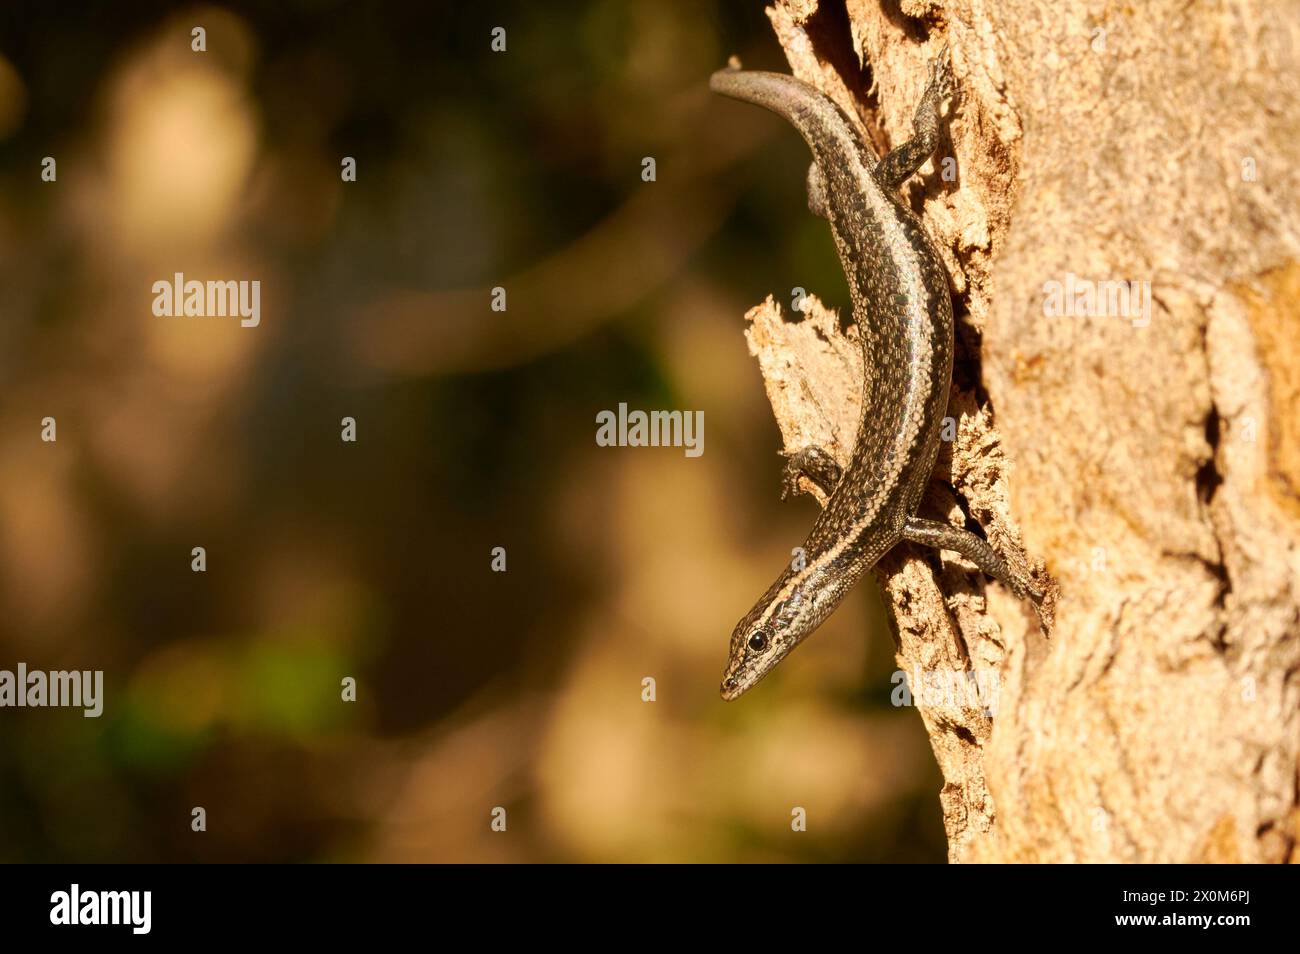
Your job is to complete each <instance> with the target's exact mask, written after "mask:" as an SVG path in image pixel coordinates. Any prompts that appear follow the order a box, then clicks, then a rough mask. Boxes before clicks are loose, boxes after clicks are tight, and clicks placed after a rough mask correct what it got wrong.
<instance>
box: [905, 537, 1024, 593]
mask: <svg viewBox="0 0 1300 954" xmlns="http://www.w3.org/2000/svg"><path fill="white" fill-rule="evenodd" d="M903 539H904V540H911V541H912V542H913V543H920V544H924V545H925V546H927V547H935V548H936V549H943V550H952V551H954V552H956V553H960V554H961V555H962V556H964V557H966V559H968V560H970V561H971V562H972V563H974V564H975V565H976V566H977V567H979V568H980V569H981V570H983V571H984V572H985V573H987V574H988V575H989V576H991V577H993V579H995V580H997V581H999V582H1000V583H1003V584H1005V585H1006V586H1007V587H1008V588H1009V589H1010V590H1011V592H1013V593H1015V594H1016V596H1017V597H1019V598H1020V599H1022V600H1025V599H1027V600H1030V601H1032V602H1033V604H1034V605H1035V606H1041V605H1042V602H1043V591H1042V590H1040V589H1039V588H1038V585H1037V584H1036V583H1035V582H1034V580H1033V578H1032V577H1031V576H1030V575H1029V574H1028V572H1026V571H1024V570H1014V569H1012V568H1011V566H1010V565H1008V564H1007V561H1006V560H1004V559H1003V558H1002V556H1001V554H999V553H998V552H997V551H996V550H994V549H993V548H992V547H991V546H989V545H988V542H987V541H985V540H981V539H980V538H979V537H977V536H975V534H973V533H971V532H970V531H969V530H963V529H962V528H961V527H954V526H953V525H952V524H950V523H944V522H942V521H940V520H925V519H923V518H921V517H909V518H908V520H907V524H906V525H905V526H904V527H903Z"/></svg>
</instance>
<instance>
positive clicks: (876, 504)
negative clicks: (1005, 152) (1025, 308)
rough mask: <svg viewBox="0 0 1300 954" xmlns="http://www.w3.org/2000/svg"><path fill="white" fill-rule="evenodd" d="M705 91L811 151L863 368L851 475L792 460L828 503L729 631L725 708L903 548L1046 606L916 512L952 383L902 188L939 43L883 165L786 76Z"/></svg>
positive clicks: (926, 257) (970, 539)
mask: <svg viewBox="0 0 1300 954" xmlns="http://www.w3.org/2000/svg"><path fill="white" fill-rule="evenodd" d="M709 86H710V88H711V89H712V90H713V91H714V92H716V93H721V94H723V95H725V96H729V97H731V98H733V99H738V100H742V101H744V102H748V103H753V104H755V105H758V106H763V107H765V108H767V109H769V110H771V111H772V112H774V113H776V114H777V115H779V116H781V117H782V118H784V119H785V120H786V121H787V122H789V123H790V124H791V125H792V126H794V127H795V129H796V130H797V131H798V132H799V133H800V134H801V135H802V136H803V138H804V140H805V142H806V143H807V144H808V147H809V149H810V151H811V152H812V163H811V165H810V166H809V167H808V179H807V190H808V208H809V211H810V212H812V213H813V214H814V215H817V216H820V217H821V218H824V219H826V220H828V222H829V223H830V226H831V232H832V234H833V237H834V240H835V246H836V250H837V251H838V253H839V258H840V262H841V264H842V266H843V268H844V273H845V277H846V278H847V280H848V286H849V292H850V298H851V300H852V313H853V320H854V323H855V324H856V325H857V329H858V337H859V340H860V342H861V347H862V348H863V358H864V361H863V367H864V380H863V400H862V415H861V418H860V421H859V425H858V431H857V438H856V442H855V445H854V449H853V455H852V457H851V459H850V461H849V464H848V466H847V467H846V468H843V470H841V468H840V466H839V464H838V463H837V462H836V460H835V459H834V457H833V456H832V455H831V454H830V453H829V452H828V451H826V450H825V449H823V448H820V447H805V448H802V449H800V450H798V451H796V452H794V453H793V454H791V455H789V457H788V460H787V463H786V468H785V475H784V487H785V490H786V492H787V493H788V492H789V491H790V490H794V489H797V488H798V484H799V478H800V477H806V478H807V479H809V480H811V481H812V482H813V483H814V484H815V485H816V486H817V487H818V488H819V489H821V490H822V492H823V493H824V494H825V495H826V498H827V500H826V506H825V507H824V508H823V510H822V512H821V514H819V515H818V517H817V520H816V521H815V522H814V524H813V526H812V530H811V531H810V532H809V535H808V538H807V540H806V541H805V543H804V545H803V547H802V548H800V550H799V551H796V552H797V553H799V554H800V556H799V558H797V559H796V560H795V561H793V562H791V563H789V564H788V565H787V566H786V567H785V568H784V569H783V570H782V572H781V574H780V575H779V576H778V577H777V579H776V581H775V582H774V583H773V584H772V585H771V586H770V587H769V588H768V590H767V592H766V593H764V594H763V596H762V597H761V598H760V599H759V600H758V602H757V603H755V604H754V606H753V608H752V609H751V610H750V611H749V612H748V613H747V614H746V615H745V616H744V618H743V619H741V620H740V622H739V623H738V624H737V625H736V627H735V629H734V630H733V632H732V634H731V643H730V649H729V653H728V660H727V664H726V669H725V671H724V673H723V679H722V686H721V693H722V698H723V699H726V700H732V699H736V698H737V697H739V696H740V695H742V694H743V693H745V692H747V691H748V690H749V689H751V688H753V686H754V685H755V684H756V683H757V682H758V681H759V680H760V679H762V678H763V677H764V676H766V675H767V674H768V673H769V672H771V671H772V669H773V668H775V667H776V665H777V664H778V663H780V662H781V660H783V659H784V658H785V657H786V656H788V655H789V654H790V652H791V650H793V649H794V648H795V647H796V646H798V645H799V644H800V643H801V642H803V640H804V639H806V638H807V637H808V636H809V635H811V634H812V632H813V631H814V630H816V629H817V628H818V627H819V626H820V625H821V624H822V622H824V621H825V619H826V618H827V617H828V616H829V615H830V614H831V613H832V612H833V611H834V610H835V608H836V607H837V606H838V605H839V604H840V602H841V601H842V600H843V599H844V597H845V595H846V594H847V593H848V591H849V590H850V589H851V588H852V587H853V585H854V584H855V583H856V582H857V581H858V579H859V578H860V577H861V576H862V575H863V574H864V573H865V572H866V571H867V570H868V569H870V568H871V567H872V566H874V565H875V564H876V562H877V561H878V560H879V559H880V558H881V557H882V556H884V555H885V553H887V552H888V551H889V550H890V549H891V548H892V547H893V546H895V545H896V544H898V543H899V542H901V541H910V542H912V543H917V544H922V545H925V546H929V547H935V548H941V549H946V550H952V551H955V552H957V553H959V554H961V555H963V556H965V557H967V558H968V559H969V560H971V561H972V562H973V563H974V564H975V565H976V566H977V567H979V569H980V570H982V571H983V572H985V573H987V574H988V575H989V576H992V577H993V578H994V579H997V580H999V581H1001V582H1002V583H1004V584H1005V585H1006V586H1007V587H1008V588H1009V589H1010V590H1011V591H1012V592H1013V593H1014V594H1015V595H1016V596H1017V597H1018V598H1020V599H1028V600H1029V601H1031V602H1032V603H1033V605H1034V606H1035V607H1036V608H1041V604H1042V602H1043V599H1044V593H1043V590H1042V589H1040V588H1039V586H1038V585H1037V584H1036V582H1035V581H1034V579H1033V577H1032V576H1031V575H1030V574H1029V572H1028V571H1026V570H1023V569H1013V568H1012V567H1011V566H1010V565H1008V563H1007V561H1006V560H1005V559H1004V558H1003V557H1002V556H1001V555H1000V554H999V553H998V552H997V551H996V550H994V549H993V547H991V546H990V545H989V544H988V542H987V541H986V540H985V539H983V538H982V537H980V536H978V535H977V534H975V533H972V532H970V531H969V530H966V529H965V528H962V527H957V526H953V525H951V524H949V523H947V522H945V521H939V520H929V519H926V518H924V517H921V516H919V515H918V514H917V508H918V507H919V505H920V502H921V497H922V494H923V493H924V491H925V488H926V486H927V485H928V484H929V481H930V475H931V471H932V470H933V469H934V464H935V460H936V458H937V457H938V453H939V438H940V428H941V426H942V420H943V415H944V413H945V412H946V410H947V407H948V390H949V386H950V384H951V382H952V361H953V347H954V345H953V312H952V293H951V291H950V286H949V279H948V273H947V270H946V269H945V268H944V264H943V260H942V258H941V257H940V255H939V252H938V250H937V248H936V246H935V244H934V241H933V240H932V239H931V238H930V236H929V235H928V234H927V233H926V230H925V229H924V227H923V226H922V225H921V223H920V221H919V219H918V218H917V217H916V215H915V214H913V212H912V210H911V209H910V208H908V207H907V206H906V205H905V204H904V203H903V202H902V200H901V199H900V197H899V189H900V188H901V187H902V186H903V184H904V183H905V182H906V181H907V180H908V179H909V178H910V177H911V176H912V175H913V174H914V173H915V172H916V171H917V170H918V169H919V168H920V167H921V166H922V165H923V164H924V163H925V161H926V160H927V159H929V158H930V156H931V155H933V153H934V152H935V150H936V148H937V147H938V144H939V130H940V121H941V120H940V108H941V106H942V104H943V103H944V102H945V101H948V100H949V99H951V98H952V96H953V94H954V83H953V77H952V69H951V66H950V64H949V59H948V48H947V46H946V45H945V46H944V48H943V49H942V51H941V52H940V53H939V55H938V56H937V57H936V58H935V59H934V60H932V61H931V63H930V68H929V75H928V82H927V85H926V87H925V91H924V93H923V94H922V96H921V100H920V103H919V104H918V106H917V108H916V111H915V114H914V116H913V134H912V138H911V139H909V140H907V141H906V142H904V143H902V144H900V145H898V146H897V147H896V148H894V149H892V150H891V151H890V152H889V153H888V154H887V155H886V156H885V157H884V158H883V159H879V160H878V159H877V157H876V154H875V151H874V150H873V149H872V148H871V146H870V145H869V144H868V142H867V140H866V138H865V136H864V134H863V132H862V130H861V129H860V128H859V127H858V125H857V124H856V123H855V122H854V121H853V120H851V119H850V118H849V117H848V116H847V115H846V114H845V113H844V111H843V110H841V109H840V107H839V106H837V105H836V104H835V102H834V101H832V100H831V99H830V98H829V97H828V96H826V95H825V94H823V93H822V92H820V91H819V90H817V89H815V88H814V87H812V86H810V85H809V84H807V83H804V82H802V81H800V80H798V79H796V78H794V77H793V76H787V75H785V74H782V73H768V72H756V71H746V70H742V69H740V68H739V66H738V64H736V63H735V61H734V60H733V61H732V63H731V64H730V65H729V66H728V67H727V68H726V69H722V70H719V71H718V72H716V73H714V74H713V76H712V77H711V78H710V80H709ZM785 495H786V494H785V493H783V494H782V496H783V497H784V496H785ZM1040 611H1041V610H1040Z"/></svg>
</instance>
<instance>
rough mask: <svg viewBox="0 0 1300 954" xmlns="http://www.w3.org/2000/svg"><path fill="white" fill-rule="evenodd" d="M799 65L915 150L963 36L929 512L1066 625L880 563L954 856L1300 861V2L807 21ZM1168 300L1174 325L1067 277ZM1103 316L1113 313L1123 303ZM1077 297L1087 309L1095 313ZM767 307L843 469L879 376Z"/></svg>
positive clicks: (942, 239)
mask: <svg viewBox="0 0 1300 954" xmlns="http://www.w3.org/2000/svg"><path fill="white" fill-rule="evenodd" d="M769 16H770V17H771V20H772V23H773V26H774V28H775V30H776V33H777V36H778V37H779V39H780V41H781V43H782V46H783V47H784V49H785V50H786V52H787V55H788V58H789V61H790V64H791V67H792V70H793V72H794V73H795V75H797V76H799V77H800V78H802V79H805V80H807V81H809V82H811V83H813V84H815V85H817V86H818V87H820V88H821V89H823V90H825V91H826V92H827V93H828V94H830V95H831V96H832V97H833V98H835V99H836V100H837V101H838V102H839V103H840V104H841V105H842V106H844V107H845V108H846V109H848V110H849V112H850V114H852V115H856V116H858V117H859V118H860V119H861V120H862V122H863V125H864V128H865V129H866V130H867V132H868V135H869V136H870V137H871V139H872V141H873V142H874V143H875V144H876V145H877V147H878V149H879V150H880V151H881V152H882V154H883V151H884V150H886V149H887V148H888V146H889V145H890V144H891V143H897V142H900V141H902V140H903V139H905V138H906V137H907V134H908V132H909V131H910V128H911V113H912V109H913V107H914V105H915V103H916V101H917V97H918V96H919V93H920V90H921V88H922V86H923V84H924V80H925V68H926V63H927V62H928V60H929V59H930V58H931V57H933V56H934V55H935V54H936V53H937V52H938V50H939V48H940V46H941V45H942V44H943V42H944V41H945V40H946V41H947V42H948V43H949V45H950V48H951V56H952V61H953V67H954V71H955V75H956V77H957V80H958V84H959V89H960V97H961V98H960V100H959V101H958V103H957V104H956V105H955V108H953V109H950V114H949V115H950V120H949V141H948V142H946V143H945V144H944V145H943V146H942V147H941V157H942V156H944V155H947V156H955V158H956V170H957V176H956V179H955V181H945V180H944V177H943V176H941V175H939V174H938V172H937V171H931V170H932V169H936V170H937V169H938V168H939V167H938V165H937V164H934V165H932V166H927V167H926V169H925V170H923V173H922V175H921V176H919V177H918V178H917V179H915V180H914V181H913V182H912V183H911V184H909V186H907V189H908V190H909V192H910V196H911V198H912V201H913V202H914V205H915V207H916V208H917V209H918V210H919V211H921V212H922V214H923V218H924V220H925V223H926V225H927V227H928V228H929V230H930V232H931V234H932V235H933V236H934V237H935V239H936V240H937V242H938V243H939V245H940V246H941V248H942V249H943V252H944V255H945V258H946V260H947V264H948V268H949V272H950V274H951V276H952V280H953V291H954V296H955V299H954V301H955V305H956V307H957V314H958V332H957V335H958V368H957V371H956V374H955V380H954V388H953V394H952V400H951V404H950V410H949V413H950V414H951V415H952V416H953V418H955V420H956V422H957V433H956V439H955V440H954V441H952V442H951V444H950V445H948V447H947V448H946V449H945V451H944V453H943V455H942V456H941V458H940V462H939V466H938V468H937V470H936V474H935V480H934V481H933V487H932V493H931V494H930V499H929V500H928V502H927V508H928V509H929V510H930V511H931V513H932V514H933V515H936V516H937V515H946V516H947V517H948V519H950V520H953V521H954V522H962V521H964V520H965V519H967V518H968V517H971V518H974V519H975V520H977V521H978V522H979V523H980V524H981V525H982V526H983V527H984V528H985V530H986V532H987V534H988V536H989V539H990V540H991V541H992V542H993V543H994V545H996V546H998V547H999V549H1001V550H1002V551H1003V552H1006V553H1008V554H1009V555H1011V556H1012V557H1014V556H1016V555H1017V554H1018V553H1019V552H1020V549H1021V547H1022V546H1023V548H1024V550H1025V552H1027V553H1028V554H1029V555H1030V557H1031V558H1032V559H1034V560H1035V561H1041V562H1043V563H1045V565H1046V568H1047V570H1048V572H1050V574H1051V576H1052V577H1053V578H1054V579H1055V580H1056V581H1057V583H1058V584H1059V602H1058V603H1057V605H1056V606H1055V623H1054V626H1053V628H1052V629H1051V632H1050V635H1049V634H1048V633H1047V632H1046V631H1045V629H1044V628H1043V627H1042V626H1040V624H1039V622H1038V620H1037V619H1036V618H1035V617H1034V616H1033V614H1032V613H1030V612H1028V611H1027V609H1026V608H1025V607H1024V606H1023V605H1022V604H1020V603H1018V602H1017V601H1016V600H1014V599H1013V598H1012V597H1011V596H1010V595H1009V594H1008V593H1006V592H1005V591H1003V590H1001V589H1000V587H999V586H998V585H997V584H993V583H989V582H987V581H985V580H984V578H983V577H982V576H980V575H979V574H978V573H975V572H974V571H973V568H971V567H969V566H967V565H965V564H964V563H962V562H961V561H960V559H959V558H958V557H956V555H955V554H952V553H947V552H945V553H943V554H942V556H941V557H939V556H937V555H935V554H933V553H929V552H926V551H920V550H916V549H914V548H911V547H907V546H904V547H899V548H897V549H896V551H895V552H894V553H892V554H891V555H890V556H889V557H888V558H887V559H886V560H885V561H884V562H883V563H882V564H881V566H880V567H878V569H877V577H878V579H879V580H880V583H881V586H882V589H883V591H884V593H885V597H886V602H887V604H888V605H889V607H890V609H891V615H892V619H893V623H894V626H895V632H896V637H897V643H898V659H899V665H900V668H902V669H904V670H906V671H908V672H917V671H918V670H919V671H921V672H922V673H929V672H937V673H945V672H952V671H957V670H976V671H981V670H982V671H996V673H997V674H998V676H999V682H998V694H997V698H996V705H995V706H993V707H991V708H992V712H991V714H990V712H989V711H988V709H989V708H990V707H986V706H985V705H983V704H982V701H981V703H976V702H965V703H963V702H957V703H956V704H927V703H923V704H922V705H920V706H919V708H920V711H921V714H922V717H923V719H924V721H925V725H926V728H927V730H928V732H929V734H930V738H931V741H932V744H933V748H934V751H935V755H936V757H937V758H938V761H939V765H940V767H941V769H942V771H943V775H944V779H945V785H944V789H943V792H942V796H941V798H942V803H943V811H944V818H945V823H946V826H947V830H948V836H949V845H950V849H949V853H950V857H951V859H952V860H954V861H1019V860H1031V861H1272V862H1280V861H1288V860H1290V861H1295V860H1297V856H1298V855H1300V851H1298V849H1297V832H1298V830H1300V798H1298V790H1300V774H1298V767H1300V609H1298V607H1300V420H1297V417H1296V415H1295V410H1296V408H1297V407H1298V406H1300V353H1298V352H1297V345H1296V342H1297V340H1298V339H1300V228H1298V225H1297V223H1300V185H1298V184H1297V178H1296V176H1297V173H1296V168H1297V159H1298V158H1300V157H1298V156H1297V151H1298V150H1300V146H1298V145H1297V144H1300V117H1298V116H1297V113H1296V110H1295V109H1294V104H1295V103H1296V102H1297V101H1298V99H1300V96H1298V94H1300V59H1298V57H1297V51H1298V50H1300V5H1298V4H1297V3H1294V2H1273V3H1270V2H1266V0H1239V2H1235V3H1233V2H1224V3H1213V4H1212V3H1193V4H1190V5H1189V4H1187V3H1185V2H1182V0H1178V2H1173V0H1156V2H1151V3H1147V4H1142V5H1140V6H1138V7H1133V6H1128V5H1121V4H1114V3H1106V2H1083V0H954V2H950V3H944V4H938V3H926V2H909V0H901V2H900V0H892V2H884V3H880V2H878V0H849V2H848V3H847V5H846V4H844V3H843V0H821V2H820V3H818V2H817V0H802V2H797V0H789V2H779V3H778V4H777V5H776V6H775V7H773V8H772V9H770V10H769ZM1071 275H1073V276H1077V277H1078V279H1081V280H1086V281H1093V282H1107V281H1127V282H1139V283H1142V282H1148V283H1149V288H1150V293H1151V297H1150V305H1151V310H1150V320H1149V323H1146V322H1144V321H1143V320H1142V318H1140V317H1139V318H1137V319H1136V320H1134V319H1132V318H1130V317H1126V316H1123V315H1117V314H1114V313H1113V312H1114V309H1113V307H1112V308H1111V309H1110V313H1107V309H1106V308H1105V307H1103V306H1101V305H1096V306H1095V307H1094V308H1093V309H1092V313H1091V314H1087V315H1083V316H1074V315H1061V314H1057V313H1055V312H1053V310H1052V306H1051V304H1050V303H1049V298H1050V296H1049V294H1048V291H1049V290H1050V289H1051V287H1052V286H1050V285H1049V284H1048V283H1051V282H1061V283H1066V282H1068V281H1069V280H1070V279H1069V276H1071ZM1103 297H1104V296H1103ZM1079 303H1080V304H1081V305H1084V304H1086V302H1084V301H1083V300H1082V299H1080V301H1079ZM748 318H749V319H750V322H751V324H750V327H749V332H748V337H749V343H750V349H751V351H752V353H753V354H754V355H755V356H756V357H757V358H758V361H759V364H760V367H761V369H762V371H763V374H764V378H765V381H766V384H767V389H768V394H769V397H770V398H771V401H772V406H773V410H774V413H775V414H776V417H777V420H778V423H779V424H780V426H781V430H782V434H783V437H784V439H785V443H786V448H787V449H788V450H794V449H797V448H798V447H801V446H803V445H805V444H809V443H820V444H824V445H826V446H827V447H829V448H832V449H834V450H835V451H836V452H837V453H838V454H839V455H840V457H841V460H842V461H843V460H846V459H847V456H848V454H849V452H850V451H851V443H852V440H853V435H854V428H855V425H856V414H857V409H858V407H859V406H860V400H861V395H860V394H859V393H858V390H859V388H860V375H859V371H858V369H859V368H860V362H861V358H860V357H859V355H858V351H857V347H856V344H855V343H854V342H853V341H852V340H851V338H850V336H848V335H846V334H844V333H843V332H842V331H841V327H840V322H839V319H838V317H837V316H835V315H834V314H832V313H829V312H827V311H826V310H825V309H824V308H823V307H822V306H821V305H820V303H819V302H817V301H816V300H815V299H812V300H810V301H809V302H808V303H807V306H806V309H805V312H804V314H803V315H802V316H783V315H782V314H781V311H780V309H779V307H778V306H777V305H776V304H775V303H774V302H772V301H771V300H770V299H769V301H768V302H766V303H764V304H763V305H760V306H758V307H756V308H755V309H753V310H752V311H751V312H750V314H749V316H748Z"/></svg>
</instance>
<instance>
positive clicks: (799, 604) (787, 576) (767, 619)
mask: <svg viewBox="0 0 1300 954" xmlns="http://www.w3.org/2000/svg"><path fill="white" fill-rule="evenodd" d="M807 577H808V574H807V573H806V571H804V572H794V571H792V570H786V572H785V573H783V574H782V575H781V577H780V578H779V579H778V580H777V581H776V582H775V583H773V584H772V588H771V589H769V590H768V591H767V593H766V594H764V596H763V598H762V599H761V600H759V601H758V602H757V603H756V604H754V608H753V609H751V610H750V611H749V613H748V614H746V616H745V618H744V619H742V620H741V621H740V622H739V623H737V624H736V628H735V629H734V630H733V631H732V633H731V649H730V651H729V653H728V656H727V668H726V670H725V672H724V673H723V676H722V698H723V699H726V700H727V701H728V702H730V701H731V700H732V699H737V698H739V697H740V696H741V695H743V694H744V693H745V692H747V691H748V690H749V689H750V688H752V687H753V686H754V685H755V684H756V683H757V682H758V681H759V680H760V679H762V678H763V677H764V676H766V675H767V674H768V673H769V672H771V671H772V670H773V669H774V668H775V667H776V664H777V663H779V662H780V661H781V660H782V659H784V658H785V657H786V656H788V655H789V654H790V650H792V649H794V648H795V647H796V646H798V645H799V644H800V643H801V642H803V640H804V638H805V637H806V636H807V635H808V634H809V633H811V632H812V631H813V630H814V629H816V628H817V625H818V624H819V623H820V622H821V621H822V619H823V618H825V615H826V614H825V613H824V612H823V613H818V612H817V611H816V609H817V608H815V607H814V603H815V602H817V601H816V600H815V599H810V598H807V597H805V595H804V594H805V593H815V592H816V588H815V587H812V586H809V585H808V583H809V580H808V578H807ZM818 608H819V607H818Z"/></svg>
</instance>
